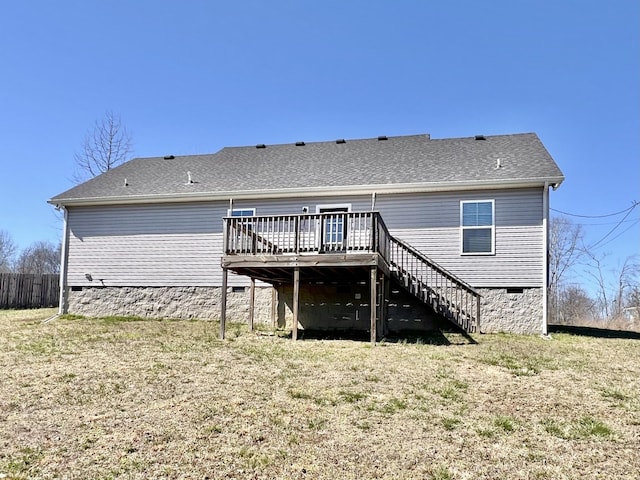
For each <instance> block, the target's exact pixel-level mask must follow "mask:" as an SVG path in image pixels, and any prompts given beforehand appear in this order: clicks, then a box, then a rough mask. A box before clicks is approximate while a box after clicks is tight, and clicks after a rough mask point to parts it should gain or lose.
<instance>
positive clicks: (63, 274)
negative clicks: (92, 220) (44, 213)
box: [58, 207, 69, 315]
mask: <svg viewBox="0 0 640 480" xmlns="http://www.w3.org/2000/svg"><path fill="white" fill-rule="evenodd" d="M61 208H62V209H63V210H64V218H63V220H62V247H61V249H60V301H59V304H58V315H63V314H65V313H67V309H68V307H69V305H68V298H67V264H68V263H69V255H68V254H67V250H68V249H67V241H68V238H69V223H68V219H67V214H68V212H67V209H66V208H65V207H61Z"/></svg>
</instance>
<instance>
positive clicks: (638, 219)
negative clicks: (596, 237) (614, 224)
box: [598, 218, 640, 248]
mask: <svg viewBox="0 0 640 480" xmlns="http://www.w3.org/2000/svg"><path fill="white" fill-rule="evenodd" d="M638 223H640V218H637V219H636V220H634V222H633V223H632V224H631V225H629V226H628V227H627V228H625V229H624V230H622V231H621V232H620V233H619V234H617V235H616V236H615V237H613V238H610V239H609V240H607V241H606V242H604V243H603V244H602V245H600V247H598V248H601V247H604V246H605V245H609V244H610V243H611V242H613V241H614V240H615V239H616V238H618V237H619V236H620V235H622V234H623V233H625V232H626V231H627V230H630V229H632V228H633V227H635V226H636V225H637V224H638ZM602 240H604V238H603V239H602ZM602 240H600V241H602Z"/></svg>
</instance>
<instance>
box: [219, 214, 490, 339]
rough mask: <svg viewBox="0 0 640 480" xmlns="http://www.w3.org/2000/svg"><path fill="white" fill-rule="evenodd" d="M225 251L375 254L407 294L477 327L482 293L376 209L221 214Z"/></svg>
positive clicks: (467, 328) (469, 329)
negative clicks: (402, 236) (400, 235)
mask: <svg viewBox="0 0 640 480" xmlns="http://www.w3.org/2000/svg"><path fill="white" fill-rule="evenodd" d="M224 252H225V254H226V255H287V254H295V255H299V254H312V253H345V254H350V253H359V252H363V253H367V252H369V253H379V254H380V255H381V256H382V258H384V259H385V261H386V262H387V264H388V265H389V267H390V271H391V275H392V276H394V278H396V280H397V281H398V282H400V283H401V284H402V285H403V286H404V287H405V288H406V289H407V290H408V291H409V292H410V293H411V294H413V295H414V296H416V297H417V298H419V299H420V300H421V301H423V302H424V303H427V304H429V305H431V307H432V308H433V309H434V310H436V311H437V312H438V313H440V314H442V315H444V316H445V317H447V318H448V319H449V320H451V321H452V322H454V323H456V324H457V325H459V326H460V327H461V328H463V329H464V330H465V331H467V332H474V331H479V329H480V294H478V293H477V292H476V291H475V290H474V289H473V288H472V287H471V286H470V285H468V284H467V283H465V282H464V281H463V280H461V279H459V278H457V277H456V276H455V275H453V274H452V273H450V272H448V271H447V270H445V269H444V268H442V267H440V266H439V265H437V264H436V263H435V262H433V261H432V260H430V259H429V258H427V257H426V256H425V255H424V254H422V253H421V252H419V251H418V250H416V249H415V248H413V247H412V246H411V245H409V244H407V243H405V242H403V241H401V240H399V239H397V238H395V237H393V236H392V235H391V234H390V233H389V231H388V230H387V227H386V225H385V223H384V221H383V220H382V217H381V215H380V214H379V213H378V212H330V213H316V214H300V215H272V216H251V217H225V218H224Z"/></svg>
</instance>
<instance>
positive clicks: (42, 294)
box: [0, 273, 60, 309]
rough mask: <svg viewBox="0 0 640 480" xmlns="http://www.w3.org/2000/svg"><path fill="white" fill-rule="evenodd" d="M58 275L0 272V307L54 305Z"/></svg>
mask: <svg viewBox="0 0 640 480" xmlns="http://www.w3.org/2000/svg"><path fill="white" fill-rule="evenodd" d="M59 281H60V275H57V274H56V275H53V274H44V275H37V274H31V273H0V309H4V308H41V307H55V306H56V305H58V299H59V298H60V286H59Z"/></svg>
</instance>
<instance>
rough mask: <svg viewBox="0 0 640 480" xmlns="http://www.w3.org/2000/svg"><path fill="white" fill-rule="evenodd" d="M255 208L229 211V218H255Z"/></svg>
mask: <svg viewBox="0 0 640 480" xmlns="http://www.w3.org/2000/svg"><path fill="white" fill-rule="evenodd" d="M255 215H256V209H255V208H234V209H233V210H227V216H228V217H255Z"/></svg>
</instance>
